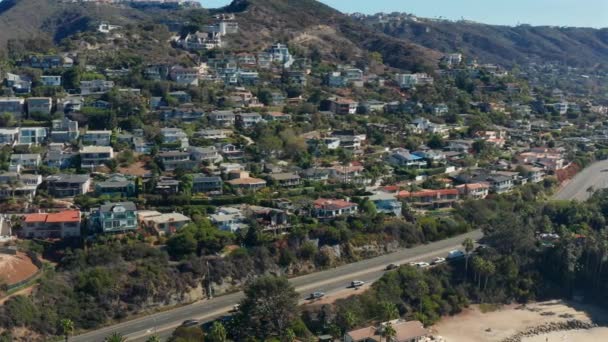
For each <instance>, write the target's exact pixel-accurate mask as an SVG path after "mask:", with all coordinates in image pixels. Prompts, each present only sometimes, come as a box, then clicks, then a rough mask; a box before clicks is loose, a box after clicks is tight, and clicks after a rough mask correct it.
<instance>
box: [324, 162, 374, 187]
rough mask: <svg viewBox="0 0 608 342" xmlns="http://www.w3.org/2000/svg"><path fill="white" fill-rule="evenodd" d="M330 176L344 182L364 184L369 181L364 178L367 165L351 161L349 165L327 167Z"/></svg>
mask: <svg viewBox="0 0 608 342" xmlns="http://www.w3.org/2000/svg"><path fill="white" fill-rule="evenodd" d="M327 170H328V171H329V177H330V178H331V179H333V180H335V181H338V182H343V183H356V184H364V183H367V182H368V181H367V180H366V179H364V178H363V171H365V167H364V166H363V165H360V164H356V163H351V164H348V165H334V166H332V167H329V168H327Z"/></svg>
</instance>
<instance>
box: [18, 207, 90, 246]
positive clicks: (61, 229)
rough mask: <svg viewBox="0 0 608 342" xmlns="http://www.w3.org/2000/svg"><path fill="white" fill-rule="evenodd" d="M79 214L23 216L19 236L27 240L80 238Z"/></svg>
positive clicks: (63, 213) (77, 212)
mask: <svg viewBox="0 0 608 342" xmlns="http://www.w3.org/2000/svg"><path fill="white" fill-rule="evenodd" d="M80 225H81V213H80V211H79V210H65V211H61V212H58V213H38V214H26V215H23V224H22V229H21V231H20V232H19V236H20V237H22V238H27V239H57V238H62V239H63V238H68V237H78V236H80Z"/></svg>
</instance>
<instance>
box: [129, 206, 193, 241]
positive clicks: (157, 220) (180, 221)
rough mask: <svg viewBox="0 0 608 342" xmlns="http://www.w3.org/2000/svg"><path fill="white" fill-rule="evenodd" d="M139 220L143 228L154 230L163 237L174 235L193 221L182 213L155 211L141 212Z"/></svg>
mask: <svg viewBox="0 0 608 342" xmlns="http://www.w3.org/2000/svg"><path fill="white" fill-rule="evenodd" d="M137 218H138V219H139V222H140V223H141V226H142V227H144V228H148V229H152V230H154V231H156V232H157V234H161V235H170V234H173V233H175V232H176V231H178V230H180V229H182V228H183V227H184V226H185V225H187V224H188V223H190V222H191V221H192V220H190V218H189V217H188V216H185V215H182V214H180V213H167V214H161V213H159V212H158V211H154V210H144V211H139V212H138V213H137Z"/></svg>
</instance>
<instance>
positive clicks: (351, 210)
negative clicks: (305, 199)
mask: <svg viewBox="0 0 608 342" xmlns="http://www.w3.org/2000/svg"><path fill="white" fill-rule="evenodd" d="M314 207H315V210H314V213H315V216H316V217H318V218H321V219H323V218H334V217H338V216H342V215H349V214H355V213H357V211H358V210H359V207H358V206H357V204H355V203H351V202H348V201H344V200H340V199H326V198H319V199H317V200H316V201H315V202H314Z"/></svg>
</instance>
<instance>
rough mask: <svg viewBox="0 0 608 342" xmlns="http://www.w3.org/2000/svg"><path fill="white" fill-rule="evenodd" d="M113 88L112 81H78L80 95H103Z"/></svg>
mask: <svg viewBox="0 0 608 342" xmlns="http://www.w3.org/2000/svg"><path fill="white" fill-rule="evenodd" d="M112 88H114V81H106V80H92V81H80V95H98V94H105V93H107V92H108V91H110V90H111V89H112Z"/></svg>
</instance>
